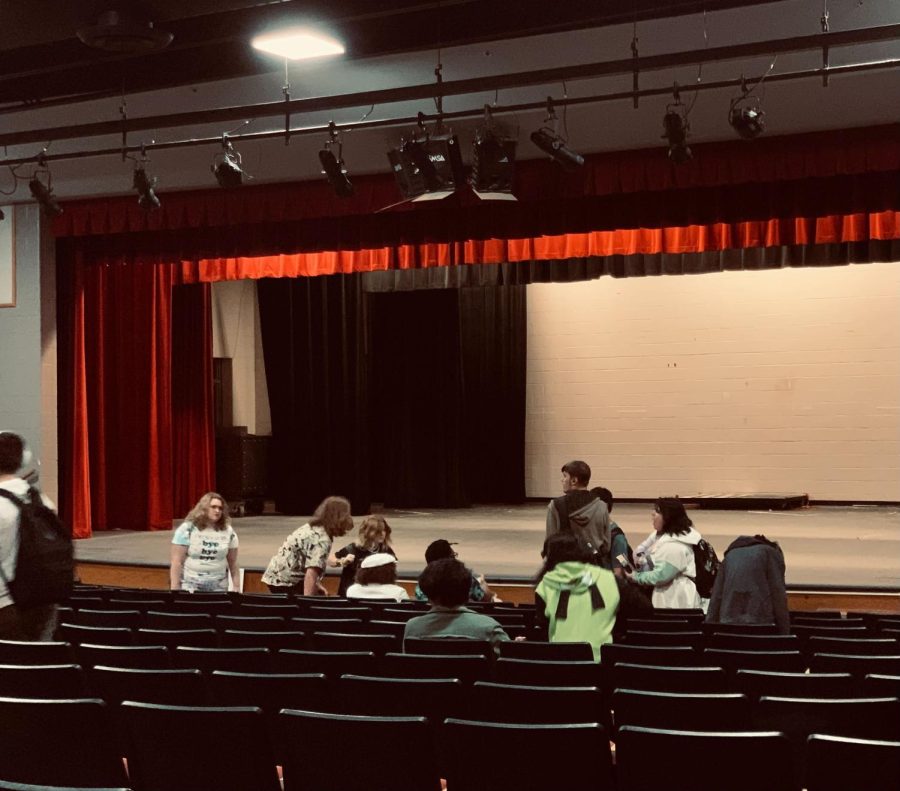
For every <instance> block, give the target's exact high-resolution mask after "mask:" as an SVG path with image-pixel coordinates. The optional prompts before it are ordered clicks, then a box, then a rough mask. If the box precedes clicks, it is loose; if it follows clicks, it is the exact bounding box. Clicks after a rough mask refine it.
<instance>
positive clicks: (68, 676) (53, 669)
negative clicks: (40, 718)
mask: <svg viewBox="0 0 900 791" xmlns="http://www.w3.org/2000/svg"><path fill="white" fill-rule="evenodd" d="M87 696H88V688H87V683H86V680H85V676H84V671H83V670H82V669H81V667H80V666H79V665H74V664H67V665H0V697H9V698H85V697H87ZM3 727H10V725H9V723H4V726H3Z"/></svg>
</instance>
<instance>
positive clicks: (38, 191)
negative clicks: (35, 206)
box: [28, 151, 63, 220]
mask: <svg viewBox="0 0 900 791" xmlns="http://www.w3.org/2000/svg"><path fill="white" fill-rule="evenodd" d="M45 182H46V183H45ZM28 189H29V190H30V191H31V195H32V197H33V198H34V199H35V200H36V201H37V202H38V203H39V204H40V207H41V209H43V211H44V216H45V217H47V219H50V220H52V219H54V218H55V217H59V215H60V214H62V213H63V210H62V207H61V206H60V205H59V204H58V203H57V202H56V196H55V195H54V194H53V176H52V174H51V173H50V166H49V165H48V164H47V158H46V152H45V151H42V152H41V153H40V154H39V155H38V159H37V167H36V168H35V170H34V173H32V174H31V180H30V181H29V182H28Z"/></svg>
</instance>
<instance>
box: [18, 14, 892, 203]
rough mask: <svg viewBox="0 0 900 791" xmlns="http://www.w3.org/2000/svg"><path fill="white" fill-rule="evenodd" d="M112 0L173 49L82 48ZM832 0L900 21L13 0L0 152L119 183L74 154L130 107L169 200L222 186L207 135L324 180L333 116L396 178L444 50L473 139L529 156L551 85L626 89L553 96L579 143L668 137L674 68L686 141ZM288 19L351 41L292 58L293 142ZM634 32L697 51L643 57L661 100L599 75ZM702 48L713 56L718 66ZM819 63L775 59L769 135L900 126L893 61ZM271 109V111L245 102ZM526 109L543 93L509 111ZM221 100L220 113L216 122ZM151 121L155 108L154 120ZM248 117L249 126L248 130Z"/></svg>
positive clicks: (646, 84)
mask: <svg viewBox="0 0 900 791" xmlns="http://www.w3.org/2000/svg"><path fill="white" fill-rule="evenodd" d="M112 8H116V9H117V10H119V11H120V12H121V13H122V14H125V15H128V16H129V17H130V18H133V19H144V20H151V21H153V22H154V24H155V26H156V27H157V29H165V30H168V31H169V32H171V33H172V34H173V40H172V43H171V44H170V45H169V46H168V47H167V48H165V49H163V50H161V51H158V52H152V53H147V54H139V55H128V54H123V53H118V52H106V51H101V50H96V49H91V48H89V47H87V46H85V45H84V44H83V43H82V42H81V41H80V40H79V39H78V37H77V35H76V31H77V30H78V29H79V28H80V27H83V26H85V25H91V24H95V23H96V21H97V18H98V16H99V14H100V13H101V12H103V11H105V10H109V9H112ZM823 8H827V9H828V14H829V30H830V31H831V32H832V33H838V32H840V31H848V30H860V29H867V28H874V27H877V26H885V25H898V24H900V3H898V2H896V0H827V1H826V0H783V2H748V0H744V2H741V1H740V0H721V1H717V0H707V2H705V3H700V2H693V1H690V2H689V1H688V0H668V2H667V1H666V0H608V1H607V2H598V0H591V1H588V0H565V2H556V3H548V2H547V0H540V1H536V0H516V1H515V2H513V1H512V0H509V1H508V0H443V2H437V1H436V0H435V1H433V2H425V1H424V0H381V1H380V2H373V1H372V0H330V2H326V1H325V0H304V1H303V2H292V1H291V0H285V1H284V2H255V3H251V2H248V1H247V0H243V1H241V0H190V2H186V1H185V0H180V2H172V1H171V0H158V1H157V2H130V3H121V2H119V3H116V2H114V1H113V0H106V1H105V2H72V1H71V0H15V1H13V2H3V3H0V145H4V149H3V151H2V152H0V154H3V155H5V156H0V160H2V161H4V162H7V163H10V162H12V163H15V162H19V161H21V160H27V159H30V158H33V157H34V156H35V155H36V154H37V153H38V152H39V151H40V150H41V149H42V148H44V147H45V146H46V147H47V148H48V153H49V155H50V157H51V160H52V161H51V163H50V166H51V170H52V173H53V188H54V191H55V192H56V193H57V194H58V195H59V196H60V197H63V198H65V197H73V196H83V195H104V194H117V193H127V192H128V191H129V190H130V188H131V181H130V168H131V165H130V164H129V163H127V162H122V158H121V156H120V155H119V154H115V155H113V154H111V153H107V154H106V155H104V156H90V157H84V156H82V155H83V154H85V153H87V152H95V151H108V152H112V151H115V150H117V149H119V148H120V147H121V146H122V142H123V138H122V131H123V126H122V119H123V118H126V119H127V121H126V123H127V124H128V125H129V128H128V130H127V134H126V136H125V143H126V144H127V145H131V146H137V145H140V144H141V143H144V144H146V145H147V146H148V148H149V155H150V157H151V160H152V169H153V172H154V173H156V175H158V176H159V179H160V187H159V191H160V194H161V196H163V195H164V193H165V191H166V189H170V190H171V189H187V188H196V187H206V186H213V185H214V181H213V179H212V175H211V173H210V168H209V165H210V162H211V160H212V157H213V154H214V153H215V152H216V151H217V150H218V146H217V145H216V144H215V143H214V142H211V141H214V140H215V139H217V138H219V137H220V136H221V135H222V133H223V132H226V131H227V132H232V131H233V132H234V134H235V135H236V136H240V135H242V134H247V133H249V134H251V135H257V136H258V135H260V134H263V133H266V132H270V133H272V134H273V135H275V133H279V134H278V135H277V136H274V137H272V138H271V139H255V140H250V139H247V140H238V141H237V143H236V146H237V147H238V149H239V150H240V151H241V153H242V155H243V164H244V168H245V170H246V171H247V172H248V173H249V174H250V175H252V176H253V177H255V178H256V179H257V180H258V181H279V180H298V179H305V178H316V177H319V163H318V160H317V157H316V152H317V150H318V149H319V148H321V146H322V143H323V142H324V139H325V137H326V135H325V134H324V132H322V131H321V130H322V128H323V127H324V126H325V125H327V123H328V122H329V121H330V120H334V121H335V122H336V123H338V124H339V125H344V124H351V125H354V124H358V123H359V122H360V121H362V120H363V119H365V123H364V124H363V125H362V126H358V127H357V128H356V129H354V130H353V131H347V132H345V133H344V134H343V142H344V157H345V160H346V162H347V166H348V168H349V169H350V172H351V177H352V175H353V174H354V173H372V172H380V171H387V170H388V165H387V159H386V157H385V151H386V150H387V149H388V148H389V147H391V146H392V145H394V144H396V143H397V142H398V141H399V138H400V136H401V135H402V134H404V133H407V132H408V130H409V126H410V124H409V122H408V120H404V121H401V122H399V123H398V122H397V121H396V119H410V118H413V117H415V115H416V113H417V112H419V111H422V112H425V113H429V114H433V113H434V111H435V102H434V101H433V98H432V97H433V96H434V95H435V94H436V93H437V90H436V89H434V90H433V91H432V90H431V89H430V88H423V90H421V91H419V92H418V94H416V98H410V96H409V95H404V96H400V95H399V94H397V93H396V89H400V88H409V86H428V85H429V84H432V83H434V81H435V75H434V70H435V66H436V64H437V62H438V58H440V62H441V67H442V68H441V77H442V79H443V80H444V81H445V82H446V83H447V84H448V90H447V91H446V92H445V95H444V101H443V109H444V111H445V112H446V113H448V114H451V115H452V114H456V115H457V116H459V117H454V118H453V120H452V125H453V128H454V131H456V132H457V133H458V134H459V135H460V138H461V140H462V142H463V145H464V146H465V145H466V144H467V141H469V140H470V139H471V135H472V131H473V130H474V128H475V127H476V126H477V125H478V124H479V123H481V122H483V119H481V118H479V117H478V116H479V115H480V111H481V108H482V107H483V106H484V105H485V104H489V105H493V106H494V107H495V108H496V110H495V113H494V114H495V117H496V119H497V120H498V121H502V122H504V123H505V124H507V125H508V126H509V127H510V128H511V129H512V130H513V131H516V130H517V131H518V139H519V152H518V156H519V158H521V159H526V158H535V157H538V156H541V152H540V151H539V150H538V149H537V148H535V147H534V146H533V145H532V144H531V142H530V141H529V139H528V136H529V133H530V132H531V131H532V130H533V129H535V128H537V127H539V126H540V125H541V124H542V123H543V120H544V116H545V115H546V110H545V108H544V107H543V104H544V103H545V100H546V97H547V96H552V97H553V98H554V99H555V100H556V101H557V102H558V103H561V102H562V100H564V98H568V99H570V100H577V99H587V97H595V96H598V95H603V96H608V95H617V96H618V97H619V98H618V99H616V100H614V101H585V102H584V103H582V104H577V105H573V106H571V107H569V108H568V109H567V110H566V109H564V108H563V107H562V106H558V107H557V114H558V116H559V122H558V124H557V128H558V130H559V131H560V132H561V133H562V134H564V135H565V136H566V137H567V138H568V140H569V142H570V144H571V146H572V147H573V148H576V149H577V150H579V151H581V152H582V153H589V152H594V151H604V150H619V149H625V148H639V147H645V146H656V145H661V141H660V135H661V132H662V124H661V119H662V115H663V113H664V111H665V108H666V104H667V103H668V102H671V101H672V97H671V93H670V89H671V87H672V86H673V83H675V82H676V81H677V82H678V84H679V85H681V86H683V87H682V99H683V100H684V101H685V103H686V104H687V105H688V106H690V107H691V113H690V122H691V129H692V140H693V141H696V142H700V141H705V140H715V139H725V138H729V137H732V136H733V135H734V133H733V131H732V130H731V129H730V127H729V125H728V123H727V111H728V105H729V101H730V99H731V98H732V97H733V96H735V95H737V94H738V93H739V89H738V88H737V87H735V86H734V85H733V84H732V85H731V86H730V87H723V88H720V89H710V90H707V89H706V86H707V85H708V84H710V83H715V82H718V81H730V82H732V83H733V82H734V81H735V80H737V79H738V78H739V77H740V76H741V75H744V76H746V77H747V78H748V79H753V80H755V79H756V78H758V77H759V76H760V75H762V74H763V73H765V72H766V70H767V69H768V68H769V66H770V64H771V62H772V60H773V56H774V49H776V48H775V47H774V46H773V49H772V51H769V50H768V49H767V47H766V46H762V47H758V48H751V49H749V50H748V49H746V48H745V49H744V50H733V51H734V52H735V53H738V54H740V55H741V56H740V57H732V56H731V55H730V53H731V50H727V49H726V50H725V51H723V50H722V48H731V47H736V46H738V45H742V44H747V43H750V42H772V41H774V40H778V39H785V38H789V37H798V36H817V35H819V34H820V33H821V30H822V27H821V21H820V19H821V17H822V13H823ZM704 9H705V13H704ZM285 22H291V23H293V24H297V23H304V24H315V25H316V26H318V27H322V28H324V29H326V30H328V31H329V32H331V33H332V34H333V35H335V36H336V37H338V38H340V39H341V40H342V41H343V42H344V44H345V47H346V49H347V54H346V55H345V56H343V57H341V58H340V59H337V60H335V61H328V62H325V61H315V62H307V63H295V64H292V65H290V66H289V68H288V70H287V77H288V80H289V83H290V87H289V93H290V98H291V99H294V100H304V99H311V98H314V97H320V98H321V101H319V102H317V103H316V104H315V105H314V106H312V107H310V106H309V103H305V104H304V103H303V102H302V101H301V102H300V103H299V105H298V106H296V107H295V108H293V112H292V113H291V116H290V118H289V119H288V123H289V125H290V128H291V130H292V135H291V140H290V145H287V146H286V145H285V141H284V135H283V134H280V133H283V131H284V128H285V116H284V111H283V107H282V106H281V105H279V104H278V103H280V102H282V101H283V98H284V94H283V87H284V85H285V66H284V64H283V62H279V61H278V60H277V59H274V58H270V57H268V56H264V55H262V54H260V53H257V52H256V51H255V50H253V49H252V48H251V47H250V45H249V39H250V38H251V37H252V36H253V35H254V34H256V33H258V32H260V31H262V30H265V29H268V28H271V27H273V26H276V25H278V24H281V23H285ZM635 32H636V34H637V46H638V53H639V55H640V57H641V58H642V59H645V61H646V59H648V58H654V57H657V56H666V55H671V54H673V53H680V52H688V51H695V52H700V53H701V55H699V56H694V57H685V58H680V59H675V60H678V61H679V62H678V65H675V63H674V60H673V61H672V63H671V64H669V63H668V61H666V60H665V59H664V60H663V62H662V63H650V62H649V61H646V62H647V68H646V69H642V70H641V72H640V74H639V75H638V78H637V84H638V88H639V89H640V90H641V91H653V90H654V89H656V90H657V92H658V93H657V94H656V95H650V96H642V97H641V99H640V101H639V103H638V106H637V108H635V107H634V106H633V101H632V98H631V96H630V93H631V91H632V89H633V85H634V83H633V75H632V73H631V71H630V69H627V70H626V69H616V70H614V71H616V73H612V74H602V72H603V71H604V68H602V66H601V67H600V68H598V67H597V66H596V64H607V63H608V62H611V61H620V60H628V59H630V58H631V55H632V50H631V42H632V38H633V36H634V35H635ZM703 53H711V54H713V55H714V56H715V57H709V58H708V59H707V58H705V57H703ZM828 57H829V64H830V66H832V67H834V66H840V65H847V64H861V63H871V62H873V61H881V60H885V59H895V58H896V59H900V39H897V38H888V40H881V41H874V42H872V43H861V44H852V45H849V46H841V47H834V48H832V49H831V50H830V52H829V55H828ZM822 58H823V54H822V51H821V49H810V48H807V49H804V50H803V51H795V52H790V51H787V52H781V53H780V54H778V56H777V59H776V61H775V66H774V67H773V68H772V70H771V72H770V77H769V79H768V80H767V82H765V83H764V84H763V85H762V86H761V87H760V89H759V90H758V91H757V93H758V94H759V95H760V96H761V98H762V101H763V108H764V109H765V111H766V114H767V115H766V120H767V134H785V133H791V132H798V131H810V130H816V129H828V128H842V127H848V126H863V125H871V124H877V123H887V122H894V121H897V120H898V118H897V115H898V109H900V102H898V98H897V97H900V69H897V68H878V69H873V70H870V71H865V72H857V73H852V74H837V73H836V74H832V75H831V77H830V78H829V84H828V86H827V87H825V86H823V81H822V78H821V76H808V77H806V78H805V79H797V80H785V79H784V76H785V75H786V74H787V73H789V72H798V71H805V72H809V71H812V70H815V69H818V68H820V67H821V65H822ZM645 61H642V62H645ZM701 61H702V65H701ZM654 66H655V68H653V67H654ZM561 68H562V69H563V72H562V73H560V72H558V71H554V72H552V78H551V76H550V75H543V74H537V75H534V74H531V75H529V76H528V77H513V78H509V77H507V75H513V74H521V73H523V72H529V73H530V72H536V71H544V70H551V69H556V70H558V69H561ZM579 68H580V69H581V71H580V72H579V73H578V74H576V73H575V70H576V69H579ZM607 70H608V69H607ZM545 76H546V79H544V77H545ZM563 77H566V79H565V80H563ZM461 80H477V82H475V83H472V84H469V85H468V86H463V87H462V88H460V89H459V90H460V91H461V92H460V93H459V94H458V95H451V94H455V93H456V92H455V91H453V90H452V86H453V85H455V84H457V83H458V82H459V81H461ZM698 80H699V83H700V84H701V85H703V86H704V90H703V91H698V92H696V93H695V92H693V91H691V90H690V88H691V86H694V85H696V84H697V83H698ZM363 91H376V92H378V93H377V94H375V96H376V98H377V101H375V100H374V99H373V100H372V101H375V103H374V104H372V103H370V102H369V101H366V102H365V103H362V102H361V103H359V104H354V102H356V101H357V99H359V100H361V99H362V98H365V97H355V98H353V99H340V98H335V97H341V96H346V95H347V94H358V93H360V92H363ZM263 103H270V104H272V107H270V108H267V109H265V110H258V109H256V110H249V109H247V108H248V107H249V106H256V105H260V104H263ZM522 104H524V105H532V106H531V107H519V108H518V109H517V110H516V111H515V112H505V110H504V108H507V107H509V106H510V105H522ZM538 105H540V106H538ZM222 108H237V109H233V110H228V111H223V110H222ZM123 110H124V113H123ZM214 110H218V111H220V112H218V113H217V114H215V115H211V114H210V111H214ZM175 114H180V115H178V117H176V115H175ZM147 118H150V119H152V120H150V121H145V120H143V119H147ZM251 118H252V122H251V123H244V119H247V120H249V119H251ZM86 124H92V125H94V126H92V127H85V126H83V125H86ZM73 126H74V127H77V128H73ZM310 129H312V130H315V131H313V132H309V131H308V130H310ZM189 139H196V140H199V141H207V142H206V143H202V142H200V143H196V144H194V145H190V146H187V145H184V146H182V145H172V146H171V147H165V148H161V149H160V150H153V147H154V145H160V144H180V143H183V142H185V141H188V140H189ZM748 145H752V143H748ZM661 151H662V153H663V155H664V151H663V150H662V149H661ZM59 157H61V158H59ZM57 158H59V159H57ZM33 169H34V166H33V165H32V164H31V163H25V164H21V165H19V166H18V167H17V168H16V172H17V173H18V175H19V176H20V177H24V178H25V179H26V180H27V177H28V176H29V175H30V173H31V171H33ZM7 171H8V169H7V168H4V169H3V172H2V173H0V189H2V190H3V191H5V192H7V193H10V192H12V195H11V197H10V198H9V199H8V200H9V201H11V202H12V201H19V200H27V199H29V198H30V196H29V194H28V190H27V186H26V185H25V184H24V181H22V182H16V181H15V179H14V178H13V176H12V174H10V173H8V172H7ZM16 188H17V189H16ZM13 190H15V191H13Z"/></svg>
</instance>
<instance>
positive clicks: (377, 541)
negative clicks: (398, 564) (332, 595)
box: [328, 514, 397, 596]
mask: <svg viewBox="0 0 900 791" xmlns="http://www.w3.org/2000/svg"><path fill="white" fill-rule="evenodd" d="M377 553H386V554H388V555H393V556H394V559H395V560H396V558H397V553H396V552H394V550H393V548H392V547H391V526H390V525H389V524H388V522H387V519H385V518H384V517H383V516H382V515H381V514H370V515H369V516H367V517H366V518H365V519H363V521H362V524H361V525H360V526H359V534H358V537H357V539H356V541H354V542H353V543H351V544H347V546H345V547H342V548H341V549H339V550H338V551H337V552H335V553H334V554H333V555H331V557H329V558H328V564H329V565H331V566H340V567H341V568H342V571H341V583H340V585H339V587H338V596H346V595H347V589H348V588H349V587H350V586H351V585H352V584H353V583H354V581H355V580H356V573H357V572H358V571H359V567H360V565H361V564H362V562H363V561H364V560H365V559H366V558H367V557H369V556H370V555H375V554H377Z"/></svg>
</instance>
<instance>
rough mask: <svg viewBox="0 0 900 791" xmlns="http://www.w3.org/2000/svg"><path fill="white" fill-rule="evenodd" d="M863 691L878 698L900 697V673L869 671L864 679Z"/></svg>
mask: <svg viewBox="0 0 900 791" xmlns="http://www.w3.org/2000/svg"><path fill="white" fill-rule="evenodd" d="M862 688H863V692H864V693H865V694H866V695H868V696H871V697H876V698H900V675H896V676H889V675H885V674H881V673H869V674H868V675H866V677H865V678H864V679H863V687H862Z"/></svg>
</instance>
